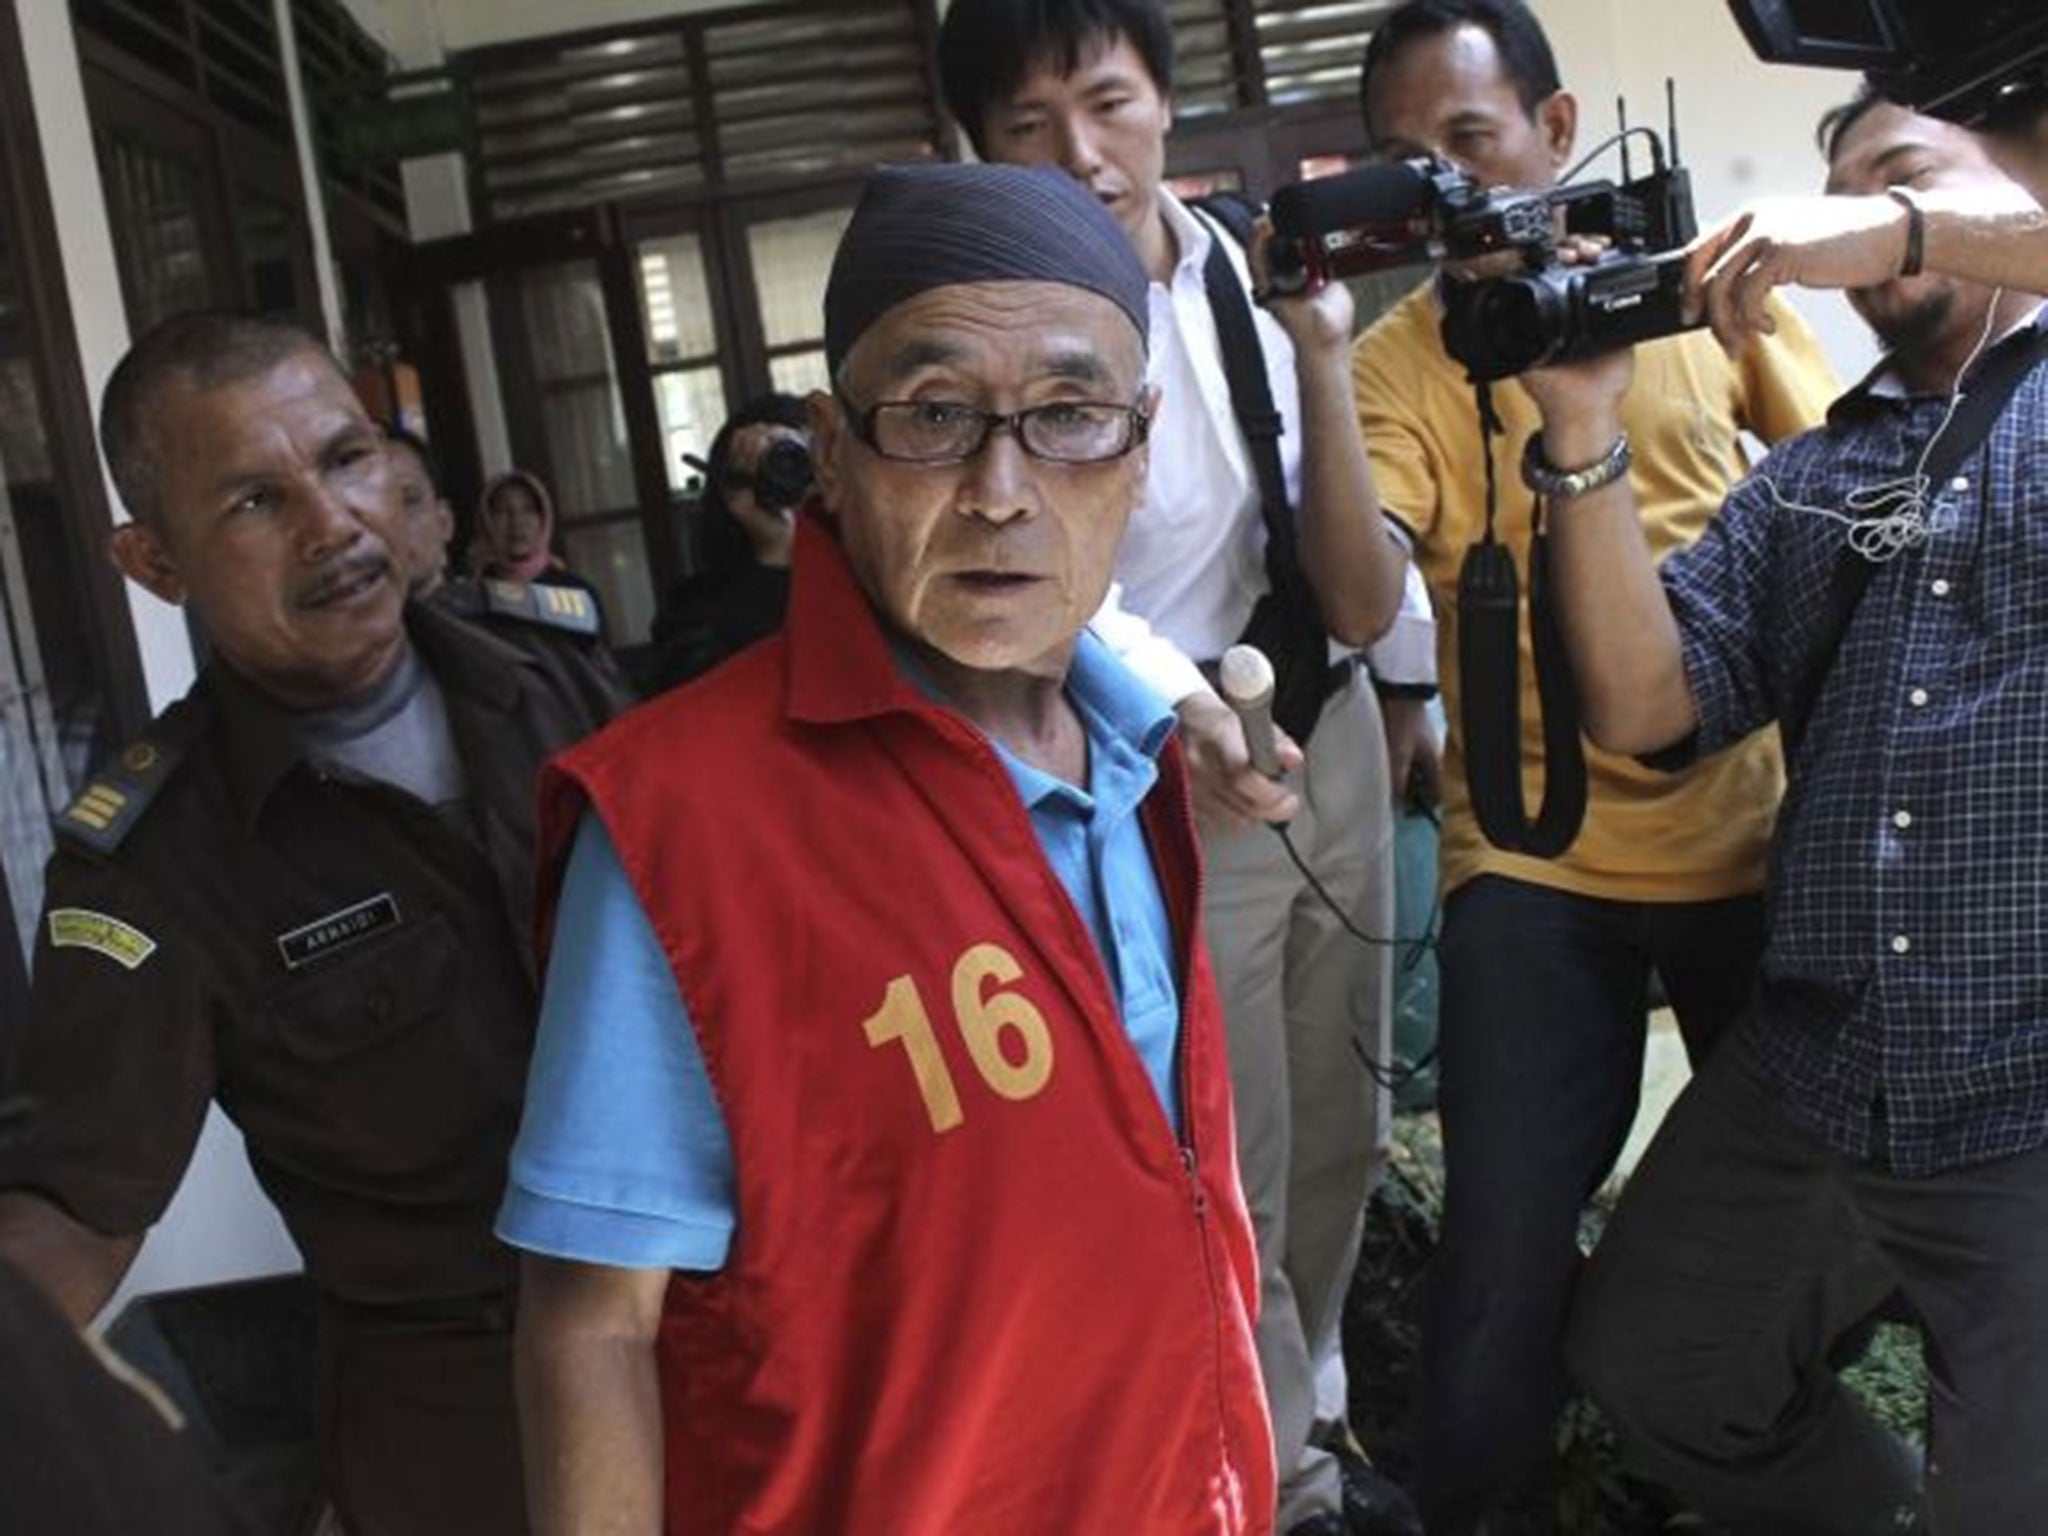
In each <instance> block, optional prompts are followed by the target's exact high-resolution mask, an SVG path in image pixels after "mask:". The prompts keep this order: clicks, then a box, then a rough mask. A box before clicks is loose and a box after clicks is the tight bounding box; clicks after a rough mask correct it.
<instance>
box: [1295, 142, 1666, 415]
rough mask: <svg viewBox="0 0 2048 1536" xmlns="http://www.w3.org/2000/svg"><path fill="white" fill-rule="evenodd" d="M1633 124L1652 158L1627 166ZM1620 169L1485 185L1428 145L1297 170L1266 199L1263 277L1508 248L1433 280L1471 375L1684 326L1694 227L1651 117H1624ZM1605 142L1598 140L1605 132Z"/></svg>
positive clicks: (1314, 275) (1453, 343) (1478, 377)
mask: <svg viewBox="0 0 2048 1536" xmlns="http://www.w3.org/2000/svg"><path fill="white" fill-rule="evenodd" d="M1632 133H1640V134H1644V135H1646V136H1647V137H1648V138H1649V139H1650V142H1651V143H1652V145H1653V146H1655V152H1654V155H1653V169H1652V171H1651V173H1650V174H1649V175H1648V176H1644V177H1642V178H1640V179H1637V180H1633V181H1632V180H1629V179H1628V176H1629V172H1628V159H1627V150H1626V145H1627V142H1628V138H1629V136H1630V135H1631V134H1632ZM1620 141H1621V143H1622V145H1623V159H1622V180H1621V181H1620V182H1619V183H1616V182H1611V181H1593V182H1578V183H1573V184H1569V185H1560V186H1557V187H1554V188H1551V189H1550V190H1548V191H1540V192H1538V191H1522V190H1513V189H1495V190H1492V191H1485V190H1482V189H1481V188H1480V187H1479V186H1478V185H1477V184H1476V183H1475V182H1473V180H1472V179H1471V177H1469V176H1467V175H1465V174H1464V173H1463V172H1462V171H1460V170H1459V169H1458V168H1457V167H1456V166H1454V165H1452V164H1450V163H1449V162H1448V161H1446V160H1443V159H1440V158H1438V157H1435V156H1429V157H1426V158H1418V159H1412V160H1399V161H1391V162H1385V163H1381V164H1376V165H1366V166H1361V167H1359V168H1358V169H1357V170H1353V171H1346V172H1343V173H1342V174H1340V175H1336V176H1326V177H1322V178H1320V179H1318V180H1315V181H1302V182H1295V183H1293V184H1292V185H1290V186H1285V187H1281V188H1280V189H1279V190H1278V191H1276V192H1275V193H1274V194H1273V199H1272V204H1271V207H1270V209H1269V212H1270V215H1271V217H1272V220H1273V232H1274V239H1273V243H1272V246H1271V247H1270V255H1271V270H1272V281H1273V286H1274V288H1275V289H1276V290H1278V291H1280V292H1283V293H1286V292H1299V291H1301V290H1303V289H1305V288H1308V287H1310V286H1311V285H1313V284H1315V283H1319V282H1327V281H1329V280H1331V279H1333V278H1343V277H1354V276H1357V275H1359V274H1361V273H1366V272H1377V271H1381V270H1384V269H1386V268H1388V267H1397V266H1404V265H1406V264H1408V263H1410V262H1415V261H1421V260H1426V259H1434V260H1438V261H1451V262H1461V261H1468V260H1471V259H1472V258H1475V257H1481V256H1491V255H1494V254H1496V253H1498V252H1503V251H1512V252H1516V253H1518V254H1519V255H1520V256H1521V258H1522V265H1523V268H1524V270H1522V271H1520V272H1516V273H1512V274H1510V275H1507V276H1503V277H1493V278H1485V279H1480V280H1477V281H1461V280H1458V279H1457V278H1455V277H1453V276H1451V275H1449V274H1447V275H1446V279H1445V281H1444V283H1443V285H1442V292H1443V301H1444V321H1443V337H1444V349H1445V351H1447V352H1449V353H1450V355H1451V356H1452V357H1453V358H1455V359H1457V361H1458V362H1459V363H1461V364H1463V365H1464V368H1465V371H1466V373H1467V374H1468V375H1469V376H1470V377H1471V379H1472V381H1473V382H1474V383H1481V382H1485V381H1488V380H1493V379H1505V378H1512V377H1513V376H1514V375H1516V374H1518V373H1524V372H1527V371H1528V370H1529V369H1531V368H1535V367H1540V366H1541V365H1543V364H1545V363H1555V362H1563V361H1567V360H1569V359H1572V358H1579V357H1591V356H1593V355H1595V354H1597V353H1601V352H1608V351H1612V350H1614V349H1615V348H1618V347H1625V346H1630V345H1632V344H1634V343H1635V342H1639V341H1649V340H1651V339H1653V338H1655V337H1658V336H1669V335H1673V334H1674V333H1676V332H1678V331H1682V330H1686V329H1688V328H1689V323H1688V321H1687V320H1686V318H1685V315H1684V302H1683V300H1684V278H1685V257H1684V247H1685V246H1686V244H1687V243H1688V242H1689V241H1690V240H1691V239H1692V237H1693V235H1694V233H1695V232H1696V227H1697V226H1696V223H1695V220H1694V216H1693V205H1692V182H1691V178H1690V177H1689V176H1688V175H1687V174H1686V172H1685V171H1684V170H1683V169H1682V168H1681V167H1680V166H1679V165H1678V163H1677V154H1676V150H1675V144H1676V136H1675V134H1674V135H1673V144H1674V151H1673V154H1672V160H1671V164H1670V165H1668V166H1667V165H1666V164H1665V160H1664V145H1663V142H1662V141H1661V140H1659V139H1658V137H1657V135H1656V134H1655V133H1653V132H1651V131H1650V130H1648V129H1628V128H1624V129H1623V130H1622V133H1621V135H1620ZM1603 147H1604V146H1603ZM1564 234H1574V235H1598V236H1601V237H1603V238H1605V239H1606V240H1607V241H1608V242H1609V248H1608V250H1607V251H1606V253H1605V254H1604V255H1603V256H1602V257H1601V258H1600V259H1599V260H1598V261H1596V262H1593V263H1591V264H1588V265H1583V266H1567V265H1564V264H1562V263H1560V262H1559V261H1558V260H1557V242H1558V239H1559V237H1560V236H1561V235H1564Z"/></svg>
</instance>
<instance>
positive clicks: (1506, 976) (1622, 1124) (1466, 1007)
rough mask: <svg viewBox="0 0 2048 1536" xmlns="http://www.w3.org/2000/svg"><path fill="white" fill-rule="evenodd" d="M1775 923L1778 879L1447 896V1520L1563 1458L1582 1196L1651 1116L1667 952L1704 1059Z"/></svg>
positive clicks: (1437, 1498) (1445, 1532)
mask: <svg viewBox="0 0 2048 1536" xmlns="http://www.w3.org/2000/svg"><path fill="white" fill-rule="evenodd" d="M1762 942H1763V903H1762V899H1761V898H1760V897H1749V896H1745V897H1738V898H1734V899H1730V900H1726V901H1711V902H1671V903H1655V902H1616V901H1602V900H1597V899H1595V898H1591V897H1585V896H1575V895H1571V894H1569V893H1567V892H1563V891H1555V890H1550V889H1546V888H1544V887H1540V886H1534V885H1530V884H1527V883H1525V882H1523V881H1519V880H1509V879H1504V878H1501V877H1497V876H1490V875H1488V876H1481V877H1480V878H1478V879H1476V880H1472V881H1469V882H1467V883H1466V884H1464V885H1462V886H1460V887H1459V888H1458V889H1457V890H1456V891H1455V892H1453V893H1452V895H1451V897H1450V900H1449V901H1448V902H1447V903H1446V905H1445V908H1444V926H1443V938H1442V944H1441V948H1440V951H1439V956H1440V960H1441V962H1442V976H1443V991H1442V999H1441V1006H1440V1012H1439V1020H1440V1025H1439V1042H1440V1043H1439V1046H1438V1049H1439V1052H1440V1061H1441V1074H1442V1077H1441V1081H1442V1086H1441V1090H1440V1095H1439V1105H1440V1108H1441V1111H1442V1115H1443V1133H1444V1180H1445V1184H1444V1216H1443V1233H1442V1240H1441V1244H1440V1246H1439V1248H1438V1251H1437V1254H1436V1258H1435V1260H1434V1262H1433V1263H1432V1265H1431V1270H1430V1275H1429V1279H1428V1282H1427V1291H1426V1294H1425V1303H1424V1315H1423V1338H1422V1437H1421V1444H1420V1448H1419V1449H1420V1456H1421V1467H1420V1478H1419V1488H1418V1493H1419V1496H1420V1500H1421V1504H1422V1509H1423V1513H1424V1516H1425V1518H1426V1519H1427V1520H1428V1522H1429V1528H1430V1531H1431V1533H1432V1536H1455V1533H1460V1532H1464V1531H1467V1530H1470V1529H1471V1527H1472V1525H1473V1523H1474V1521H1475V1520H1476V1519H1477V1517H1478V1516H1479V1515H1481V1514H1482V1513H1484V1512H1485V1511H1486V1510H1487V1509H1489V1508H1491V1507H1493V1506H1495V1505H1497V1504H1499V1503H1501V1502H1503V1501H1504V1500H1506V1499H1507V1498H1508V1497H1509V1496H1510V1495H1512V1494H1513V1493H1514V1492H1515V1491H1517V1490H1518V1489H1519V1488H1521V1487H1522V1486H1523V1485H1524V1484H1526V1483H1528V1482H1529V1481H1530V1480H1531V1479H1532V1478H1535V1477H1537V1476H1538V1475H1539V1474H1541V1473H1542V1471H1543V1470H1544V1468H1545V1467H1546V1465H1547V1463H1548V1460H1549V1458H1550V1455H1551V1452H1552V1447H1553V1445H1554V1437H1555V1428H1556V1420H1557V1413H1558V1410H1559V1408H1560V1407H1561V1406H1562V1404H1563V1401H1564V1396H1565V1389H1566V1381H1565V1373H1564V1362H1563V1357H1562V1353H1561V1341H1562V1336H1563V1332H1564V1321H1565V1312H1566V1307H1567V1304H1568V1302H1569V1300H1570V1297H1571V1291H1572V1287H1573V1284H1574V1282H1575V1281H1576V1279H1577V1276H1578V1272H1579V1268H1580V1264H1581V1256H1580V1251H1579V1246H1578V1223H1579V1216H1580V1212H1581V1210H1582V1209H1583V1207H1584V1205H1585V1203H1586V1200H1587V1198H1588V1197H1589V1196H1590V1195H1591V1194H1592V1193H1593V1191H1594V1190H1595V1189H1597V1188H1598V1187H1599V1186H1600V1183H1601V1181H1602V1180H1604V1179H1605V1178H1606V1176H1607V1174H1608V1172H1609V1171H1610V1170H1611V1169H1612V1168H1613V1166H1614V1160H1615V1158H1616V1157H1618V1156H1619V1155H1620V1152H1621V1148H1622V1145H1623V1143H1624V1142H1625V1141H1626V1140H1627V1137H1628V1129H1629V1125H1630V1123H1631V1122H1632V1121H1633V1120H1634V1118H1635V1112H1636V1101H1637V1098H1638V1095H1639V1093H1640V1091H1641V1086H1642V1074H1643V1041H1644V1033H1645V1013H1646V993H1647V988H1648V984H1649V975H1650V970H1651V968H1652V967H1653V966H1654V967H1655V968H1656V970H1657V972H1658V974H1659V975H1660V976H1661V977H1662V978H1663V981H1664V987H1665V991H1666V993H1667V994H1668V996H1669V997H1670V999H1671V1003H1672V1006H1673V1008H1674V1009H1675V1010H1676V1012H1677V1014H1678V1022H1679V1027H1680V1030H1681V1031H1682V1032H1683V1034H1684V1037H1685V1043H1686V1050H1687V1052H1688V1054H1689V1055H1690V1056H1691V1057H1692V1059H1693V1061H1694V1062H1695V1063H1697V1062H1699V1061H1701V1060H1703V1059H1704V1058H1705V1055H1706V1052H1707V1049H1708V1048H1709V1047H1710V1046H1711V1045H1712V1043H1713V1042H1714V1041H1715V1040H1716V1039H1717V1038H1718V1037H1719V1036H1720V1035H1721V1033H1722V1032H1723V1030H1724V1029H1725V1028H1726V1027H1727V1026H1728V1025H1729V1024H1730V1023H1731V1022H1732V1021H1733V1020H1734V1019H1735V1018H1736V1017H1737V1016H1738V1015H1739V1014H1740V1013H1741V1011H1742V1008H1743V1006H1744V1005H1745V1003H1746V1002H1747V1000H1748V993H1749V982H1750V977H1751V975H1752V973H1753V971H1754V968H1755V962H1756V957H1757V954H1758V952H1759V950H1760V949H1761V946H1762Z"/></svg>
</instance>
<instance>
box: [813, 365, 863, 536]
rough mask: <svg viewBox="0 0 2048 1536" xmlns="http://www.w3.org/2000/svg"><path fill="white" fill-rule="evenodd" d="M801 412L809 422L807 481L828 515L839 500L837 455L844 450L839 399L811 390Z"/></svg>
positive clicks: (844, 426)
mask: <svg viewBox="0 0 2048 1536" xmlns="http://www.w3.org/2000/svg"><path fill="white" fill-rule="evenodd" d="M804 412H805V414H806V415H808V416H809V417H810V421H811V478H812V480H813V481H814V482H815V484H816V485H817V487H818V497H819V499H820V500H821V501H823V502H824V504H825V509H826V510H827V511H828V512H829V511H830V510H831V509H832V507H833V505H834V504H835V503H836V502H837V501H838V499H839V456H840V454H841V453H843V452H844V451H845V442H846V438H847V435H848V434H849V433H851V432H852V430H853V428H852V427H851V425H849V424H848V422H847V420H846V417H845V415H844V413H843V412H842V409H841V407H840V404H839V397H838V396H837V395H833V394H830V393H828V392H826V391H825V390H822V389H814V390H812V391H811V392H810V394H808V395H806V396H805V397H804Z"/></svg>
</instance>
